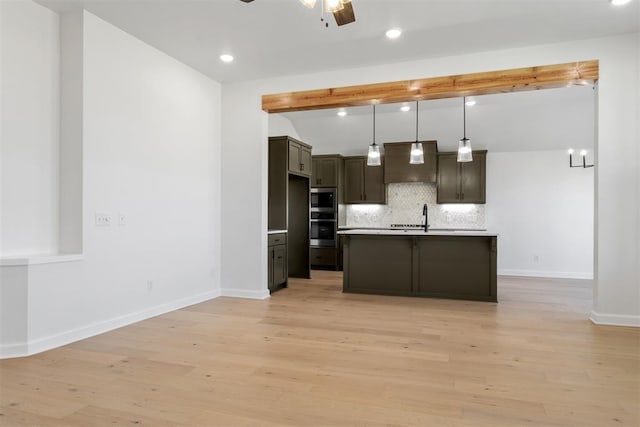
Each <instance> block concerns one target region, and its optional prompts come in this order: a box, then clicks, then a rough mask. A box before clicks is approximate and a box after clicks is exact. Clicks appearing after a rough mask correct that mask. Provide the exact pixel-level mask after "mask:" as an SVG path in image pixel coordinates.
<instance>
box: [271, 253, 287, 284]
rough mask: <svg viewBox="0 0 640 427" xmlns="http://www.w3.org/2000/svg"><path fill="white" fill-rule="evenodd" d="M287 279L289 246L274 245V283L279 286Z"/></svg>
mask: <svg viewBox="0 0 640 427" xmlns="http://www.w3.org/2000/svg"><path fill="white" fill-rule="evenodd" d="M286 281H287V247H286V246H285V245H278V246H274V247H273V285H274V286H278V285H281V284H283V283H284V282H286Z"/></svg>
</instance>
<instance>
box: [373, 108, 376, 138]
mask: <svg viewBox="0 0 640 427" xmlns="http://www.w3.org/2000/svg"><path fill="white" fill-rule="evenodd" d="M373 145H376V104H373Z"/></svg>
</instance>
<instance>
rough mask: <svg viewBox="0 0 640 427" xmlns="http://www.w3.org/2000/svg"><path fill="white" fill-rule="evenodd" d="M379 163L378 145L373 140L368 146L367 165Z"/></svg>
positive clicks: (377, 164)
mask: <svg viewBox="0 0 640 427" xmlns="http://www.w3.org/2000/svg"><path fill="white" fill-rule="evenodd" d="M380 165H381V162H380V146H379V145H378V144H376V143H375V142H374V143H373V144H371V145H370V146H369V154H367V166H380Z"/></svg>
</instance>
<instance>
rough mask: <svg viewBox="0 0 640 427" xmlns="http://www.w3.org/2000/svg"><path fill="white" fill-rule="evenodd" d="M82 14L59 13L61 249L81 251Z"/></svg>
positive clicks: (59, 241) (61, 250) (59, 243)
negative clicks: (60, 14)
mask: <svg viewBox="0 0 640 427" xmlns="http://www.w3.org/2000/svg"><path fill="white" fill-rule="evenodd" d="M83 16H84V15H83V13H82V11H74V12H68V13H65V14H63V15H62V16H60V153H59V159H60V177H59V182H60V214H59V221H60V228H59V239H58V246H59V247H58V251H59V252H60V253H81V252H82V109H83V104H82V98H83V97H82V86H83V75H82V74H83V51H84V46H83V30H84V28H83V19H84V18H83Z"/></svg>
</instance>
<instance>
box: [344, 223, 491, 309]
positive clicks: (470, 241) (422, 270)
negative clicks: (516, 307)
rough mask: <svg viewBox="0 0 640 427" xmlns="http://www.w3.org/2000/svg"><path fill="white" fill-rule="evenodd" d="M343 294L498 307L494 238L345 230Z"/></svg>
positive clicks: (481, 234)
mask: <svg viewBox="0 0 640 427" xmlns="http://www.w3.org/2000/svg"><path fill="white" fill-rule="evenodd" d="M338 234H341V235H343V236H344V238H345V239H344V279H343V280H344V281H343V291H344V292H355V293H365V294H381V295H402V296H418V297H437V298H454V299H465V300H474V301H492V302H497V301H498V297H497V292H496V276H497V273H496V268H497V262H496V258H497V238H498V236H497V234H495V233H487V232H473V231H464V232H462V231H460V232H455V231H454V232H452V231H448V232H438V231H429V232H427V233H425V232H424V231H417V230H348V231H340V232H339V233H338Z"/></svg>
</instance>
